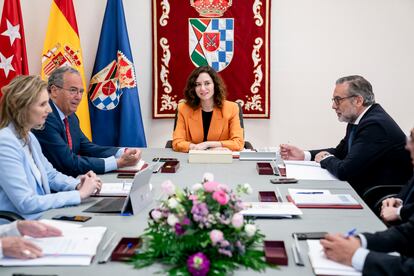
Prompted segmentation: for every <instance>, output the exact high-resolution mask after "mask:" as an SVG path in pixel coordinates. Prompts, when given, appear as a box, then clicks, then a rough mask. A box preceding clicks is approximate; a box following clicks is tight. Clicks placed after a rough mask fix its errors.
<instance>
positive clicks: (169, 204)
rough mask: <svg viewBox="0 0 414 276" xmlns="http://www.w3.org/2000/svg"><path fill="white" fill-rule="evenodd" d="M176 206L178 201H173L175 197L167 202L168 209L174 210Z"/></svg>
mask: <svg viewBox="0 0 414 276" xmlns="http://www.w3.org/2000/svg"><path fill="white" fill-rule="evenodd" d="M177 206H178V201H177V200H176V199H175V197H172V198H170V199H169V200H168V207H170V208H172V209H174V208H176V207H177Z"/></svg>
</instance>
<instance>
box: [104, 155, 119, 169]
mask: <svg viewBox="0 0 414 276" xmlns="http://www.w3.org/2000/svg"><path fill="white" fill-rule="evenodd" d="M103 160H104V162H105V172H110V171H113V170H116V169H118V165H117V164H116V159H115V156H110V157H107V158H103Z"/></svg>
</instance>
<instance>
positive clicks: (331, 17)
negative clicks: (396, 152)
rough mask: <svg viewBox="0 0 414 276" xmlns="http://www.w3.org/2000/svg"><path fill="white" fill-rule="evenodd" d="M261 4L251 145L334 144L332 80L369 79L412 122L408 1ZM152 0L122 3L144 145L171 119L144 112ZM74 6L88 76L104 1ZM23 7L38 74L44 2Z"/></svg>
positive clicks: (25, 0)
mask: <svg viewBox="0 0 414 276" xmlns="http://www.w3.org/2000/svg"><path fill="white" fill-rule="evenodd" d="M181 1H183V0H181ZM236 1H243V0H236ZM268 1H271V2H272V11H271V13H272V19H271V28H272V29H271V119H270V120H257V119H250V120H248V119H245V121H246V122H245V125H246V138H247V139H248V140H249V141H251V142H252V143H253V144H254V145H255V146H256V147H264V146H266V145H278V144H279V143H285V142H290V143H294V144H297V145H300V146H303V147H305V148H311V147H319V146H328V145H336V143H337V142H338V141H339V139H340V138H341V137H342V136H343V134H344V129H345V125H344V124H341V123H339V122H338V121H337V119H336V115H335V113H334V112H333V111H332V110H331V101H330V99H331V97H332V90H333V87H334V82H335V80H336V79H337V78H339V77H341V76H344V75H350V74H361V75H363V76H365V77H366V78H367V79H368V80H369V81H371V83H372V85H373V87H374V93H375V94H376V99H377V102H379V103H381V104H382V105H383V106H384V107H385V109H386V110H387V111H388V112H389V113H390V114H391V116H393V117H394V119H395V120H396V121H397V123H398V124H399V125H400V126H401V128H402V129H403V130H404V131H405V132H408V131H409V129H410V128H411V127H413V126H414V116H413V111H412V105H413V103H414V93H413V92H414V82H413V81H412V80H413V79H414V77H413V74H414V54H413V53H414V1H412V0H393V1H390V0H364V1H361V0H268ZM151 2H152V1H151V0H124V8H125V13H126V19H127V24H128V29H129V39H130V41H131V48H132V52H133V55H134V57H133V58H134V62H135V68H136V72H137V77H138V86H139V92H140V100H141V107H142V112H143V114H142V115H143V120H144V125H145V132H146V135H147V141H148V146H149V147H163V146H164V143H165V141H166V140H167V139H170V137H171V132H170V130H171V129H172V124H173V123H172V120H171V119H162V120H154V119H152V115H151V114H152V113H151V112H152V110H151V102H152V91H151V89H152V81H151V70H152V68H151V55H152V53H151V52H152V50H151ZM3 3H4V0H0V9H1V10H2V8H3ZM74 4H75V10H76V16H77V20H78V28H79V32H80V38H81V44H82V50H83V54H84V63H85V74H86V75H85V77H86V79H89V78H90V75H91V71H92V67H93V64H94V60H95V54H96V49H97V45H98V40H99V34H100V29H101V24H102V19H103V14H104V11H105V5H106V1H104V0H74ZM21 5H22V13H23V18H24V27H25V32H26V43H27V53H28V58H29V69H30V72H31V73H32V74H38V73H39V72H40V55H41V52H42V49H43V40H44V37H45V33H46V27H47V21H48V17H49V12H50V5H51V0H21Z"/></svg>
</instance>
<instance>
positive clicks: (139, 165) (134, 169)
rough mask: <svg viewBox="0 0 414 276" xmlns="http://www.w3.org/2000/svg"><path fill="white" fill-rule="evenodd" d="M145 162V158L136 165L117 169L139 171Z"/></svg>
mask: <svg viewBox="0 0 414 276" xmlns="http://www.w3.org/2000/svg"><path fill="white" fill-rule="evenodd" d="M145 164H146V163H145V161H144V160H143V159H140V160H139V161H138V163H137V164H136V165H134V166H129V167H123V168H119V169H116V171H117V172H139V171H140V170H141V169H142V167H143V166H144V165H145Z"/></svg>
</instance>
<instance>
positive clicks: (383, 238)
mask: <svg viewBox="0 0 414 276" xmlns="http://www.w3.org/2000/svg"><path fill="white" fill-rule="evenodd" d="M364 236H365V237H366V238H367V242H368V243H367V248H368V249H369V250H370V253H369V254H368V255H367V258H366V259H365V263H364V267H363V270H362V272H363V275H375V276H377V275H395V276H397V275H398V276H403V275H414V258H413V257H414V216H412V217H410V219H409V220H408V222H406V223H404V224H401V225H399V226H394V227H391V228H389V229H387V230H385V231H382V232H377V233H374V234H369V233H364ZM394 251H396V252H399V253H400V254H401V256H390V255H388V254H386V252H394Z"/></svg>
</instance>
